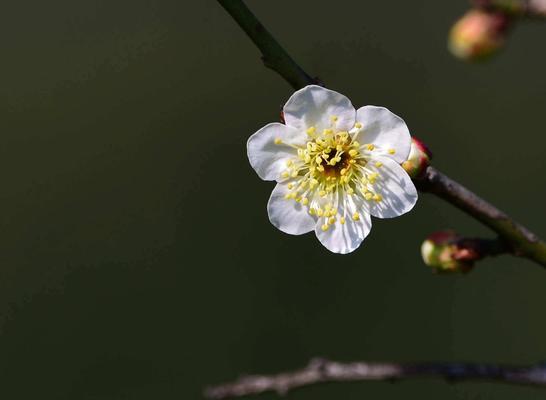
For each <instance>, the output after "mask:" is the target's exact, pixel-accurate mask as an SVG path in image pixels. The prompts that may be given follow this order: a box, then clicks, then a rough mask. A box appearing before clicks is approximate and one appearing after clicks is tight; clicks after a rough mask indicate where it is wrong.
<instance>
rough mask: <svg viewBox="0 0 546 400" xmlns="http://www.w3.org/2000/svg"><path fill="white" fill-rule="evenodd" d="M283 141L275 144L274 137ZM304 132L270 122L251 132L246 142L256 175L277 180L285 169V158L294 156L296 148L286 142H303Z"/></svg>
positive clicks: (249, 158)
mask: <svg viewBox="0 0 546 400" xmlns="http://www.w3.org/2000/svg"><path fill="white" fill-rule="evenodd" d="M277 138H278V139H281V140H282V142H283V143H281V144H275V139H277ZM305 139H306V138H305V133H300V132H298V131H297V130H295V129H292V128H290V127H288V126H286V125H283V124H280V123H271V124H268V125H266V126H264V127H263V128H262V129H260V130H259V131H258V132H256V133H255V134H253V135H252V136H251V137H250V138H248V141H247V143H246V148H247V155H248V160H249V161H250V165H251V166H252V168H254V170H255V171H256V173H257V174H258V176H259V177H260V178H262V179H263V180H265V181H273V180H279V179H280V174H281V172H282V171H283V170H285V169H286V160H288V159H290V158H296V156H297V152H296V149H294V148H293V147H291V146H289V145H288V144H297V145H303V144H305Z"/></svg>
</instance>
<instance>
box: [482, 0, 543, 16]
mask: <svg viewBox="0 0 546 400" xmlns="http://www.w3.org/2000/svg"><path fill="white" fill-rule="evenodd" d="M472 3H473V4H474V5H475V6H476V7H480V8H486V9H489V10H499V11H504V12H506V13H509V14H512V15H517V16H522V17H528V18H546V0H472Z"/></svg>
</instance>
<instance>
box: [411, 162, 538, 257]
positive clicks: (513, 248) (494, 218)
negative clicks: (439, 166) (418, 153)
mask: <svg viewBox="0 0 546 400" xmlns="http://www.w3.org/2000/svg"><path fill="white" fill-rule="evenodd" d="M415 183H416V185H417V187H418V189H419V190H420V191H422V192H428V193H432V194H435V195H436V196H438V197H440V198H442V199H444V200H445V201H447V202H449V203H451V204H453V205H454V206H455V207H458V208H459V209H461V210H463V211H464V212H466V213H467V214H469V215H471V216H472V217H474V218H476V219H477V220H478V221H480V222H482V223H483V224H484V225H486V226H488V227H489V228H491V229H492V230H493V231H495V232H497V233H498V234H499V236H500V237H501V239H503V241H504V242H505V244H506V245H507V246H508V248H509V251H510V252H511V253H512V254H514V255H516V256H520V257H526V258H529V259H530V260H533V261H535V262H537V263H538V264H540V265H542V266H543V267H546V243H544V242H543V241H542V240H540V239H539V238H538V237H537V236H536V235H535V234H534V233H533V232H531V231H530V230H529V229H527V228H526V227H524V226H523V225H521V224H519V223H518V222H516V221H515V220H513V219H512V218H510V217H509V216H508V215H506V214H505V213H503V212H502V211H500V210H499V209H498V208H496V207H495V206H493V205H492V204H490V203H488V202H487V201H485V200H484V199H482V198H480V197H479V196H477V195H476V194H475V193H473V192H471V191H470V190H468V189H467V188H465V187H464V186H463V185H461V184H460V183H458V182H455V181H454V180H452V179H451V178H449V177H447V176H446V175H444V174H442V173H441V172H440V171H438V170H436V169H435V168H433V167H428V168H427V170H426V171H425V174H424V176H423V177H422V178H420V179H417V180H415Z"/></svg>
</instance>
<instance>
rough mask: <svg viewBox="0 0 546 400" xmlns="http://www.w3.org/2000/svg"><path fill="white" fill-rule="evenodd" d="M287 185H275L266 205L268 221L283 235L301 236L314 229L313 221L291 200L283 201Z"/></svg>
mask: <svg viewBox="0 0 546 400" xmlns="http://www.w3.org/2000/svg"><path fill="white" fill-rule="evenodd" d="M288 192H289V190H288V187H287V183H277V186H275V189H273V192H272V193H271V197H270V198H269V202H268V203H267V213H268V215H269V221H271V223H272V224H273V225H274V226H275V227H277V228H278V229H280V230H281V231H283V232H285V233H289V234H290V235H302V234H304V233H307V232H311V231H312V230H313V229H314V228H315V219H314V218H313V216H311V215H310V214H309V212H308V210H307V207H304V206H302V205H301V204H300V203H297V202H296V201H295V200H293V199H289V200H287V199H285V198H284V196H285V194H286V193H288Z"/></svg>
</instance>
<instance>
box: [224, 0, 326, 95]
mask: <svg viewBox="0 0 546 400" xmlns="http://www.w3.org/2000/svg"><path fill="white" fill-rule="evenodd" d="M218 3H220V5H221V6H222V7H224V9H225V10H226V11H227V12H228V13H229V15H231V16H232V17H233V19H234V20H235V21H236V22H237V24H239V26H240V27H241V28H242V29H243V30H244V31H245V32H246V34H247V35H248V37H249V38H250V39H251V40H252V41H253V42H254V44H255V45H256V47H258V49H260V51H261V52H262V60H263V62H264V64H265V66H266V67H268V68H270V69H272V70H274V71H276V72H277V73H278V74H279V75H280V76H282V77H283V78H284V79H285V80H286V81H287V82H288V83H289V84H290V85H291V86H292V87H293V88H294V89H301V88H302V87H304V86H307V85H311V84H314V83H317V82H316V80H315V79H313V78H311V77H310V76H309V75H307V73H306V72H305V71H304V70H303V69H302V68H301V67H300V66H299V65H298V64H296V62H295V61H294V60H293V59H292V57H290V55H289V54H288V53H287V52H286V51H285V50H284V49H283V48H282V46H281V45H280V44H279V43H278V42H277V41H276V40H275V38H274V37H273V36H272V35H271V34H270V33H269V32H268V31H267V29H265V27H264V26H263V25H262V23H261V22H260V21H259V20H258V19H257V18H256V16H255V15H254V14H252V11H250V10H249V9H248V7H247V6H246V5H245V4H244V3H243V2H242V1H240V0H218Z"/></svg>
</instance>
